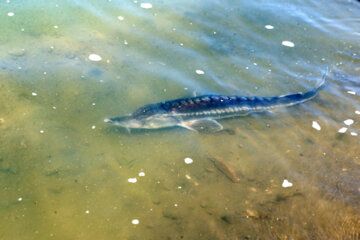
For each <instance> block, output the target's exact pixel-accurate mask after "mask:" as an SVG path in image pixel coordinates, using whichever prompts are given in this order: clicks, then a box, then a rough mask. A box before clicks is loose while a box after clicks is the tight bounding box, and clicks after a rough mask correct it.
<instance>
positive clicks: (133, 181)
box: [128, 178, 137, 183]
mask: <svg viewBox="0 0 360 240" xmlns="http://www.w3.org/2000/svg"><path fill="white" fill-rule="evenodd" d="M128 182H129V183H136V182H137V179H136V178H129V179H128Z"/></svg>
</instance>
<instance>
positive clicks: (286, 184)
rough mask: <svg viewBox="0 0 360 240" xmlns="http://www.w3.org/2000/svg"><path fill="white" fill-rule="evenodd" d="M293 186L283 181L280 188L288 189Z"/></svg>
mask: <svg viewBox="0 0 360 240" xmlns="http://www.w3.org/2000/svg"><path fill="white" fill-rule="evenodd" d="M292 186H293V184H292V183H291V182H289V181H288V180H286V179H284V181H283V183H282V187H283V188H288V187H292Z"/></svg>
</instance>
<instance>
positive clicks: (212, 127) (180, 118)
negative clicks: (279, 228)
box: [104, 67, 327, 131]
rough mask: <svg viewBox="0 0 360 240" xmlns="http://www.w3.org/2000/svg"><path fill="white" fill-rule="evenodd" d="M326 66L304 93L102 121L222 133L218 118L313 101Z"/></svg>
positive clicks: (220, 100) (175, 105)
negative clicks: (313, 84)
mask: <svg viewBox="0 0 360 240" xmlns="http://www.w3.org/2000/svg"><path fill="white" fill-rule="evenodd" d="M326 73H327V67H326V70H325V73H324V75H323V76H322V78H321V80H320V81H318V84H317V86H316V87H315V88H314V89H312V90H310V91H308V92H305V93H302V92H298V93H294V94H289V95H283V96H276V97H256V96H254V97H247V96H238V95H235V96H226V95H203V96H199V97H191V98H179V99H174V100H168V101H164V102H158V103H153V104H148V105H145V106H143V107H140V108H139V109H137V110H136V111H134V112H133V113H131V114H129V115H125V116H121V117H115V118H107V119H104V122H106V123H111V124H114V125H117V126H121V127H124V128H127V129H128V130H129V129H134V128H135V129H158V128H168V127H175V126H179V127H184V128H186V129H189V130H193V131H202V130H209V131H221V130H222V129H223V126H222V125H221V124H220V123H219V122H218V121H216V120H217V119H223V118H230V117H238V116H246V115H248V114H249V113H252V112H264V111H271V110H274V109H276V108H279V107H288V106H293V105H296V104H299V103H303V102H305V101H308V100H310V99H312V98H314V97H315V96H316V94H317V92H318V91H319V89H320V88H321V87H322V86H323V85H324V83H325V76H326Z"/></svg>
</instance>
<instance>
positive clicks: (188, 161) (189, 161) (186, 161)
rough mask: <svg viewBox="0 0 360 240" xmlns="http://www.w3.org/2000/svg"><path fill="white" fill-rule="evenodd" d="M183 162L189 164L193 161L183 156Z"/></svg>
mask: <svg viewBox="0 0 360 240" xmlns="http://www.w3.org/2000/svg"><path fill="white" fill-rule="evenodd" d="M184 162H185V163H186V164H191V163H193V160H192V159H191V158H188V157H187V158H185V159H184Z"/></svg>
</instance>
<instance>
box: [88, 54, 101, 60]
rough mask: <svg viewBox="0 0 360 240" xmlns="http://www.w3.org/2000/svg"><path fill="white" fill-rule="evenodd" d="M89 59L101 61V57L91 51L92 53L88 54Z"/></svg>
mask: <svg viewBox="0 0 360 240" xmlns="http://www.w3.org/2000/svg"><path fill="white" fill-rule="evenodd" d="M89 59H90V60H91V61H95V62H98V61H101V59H102V58H101V57H100V56H99V55H97V54H95V53H92V54H90V55H89Z"/></svg>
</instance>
